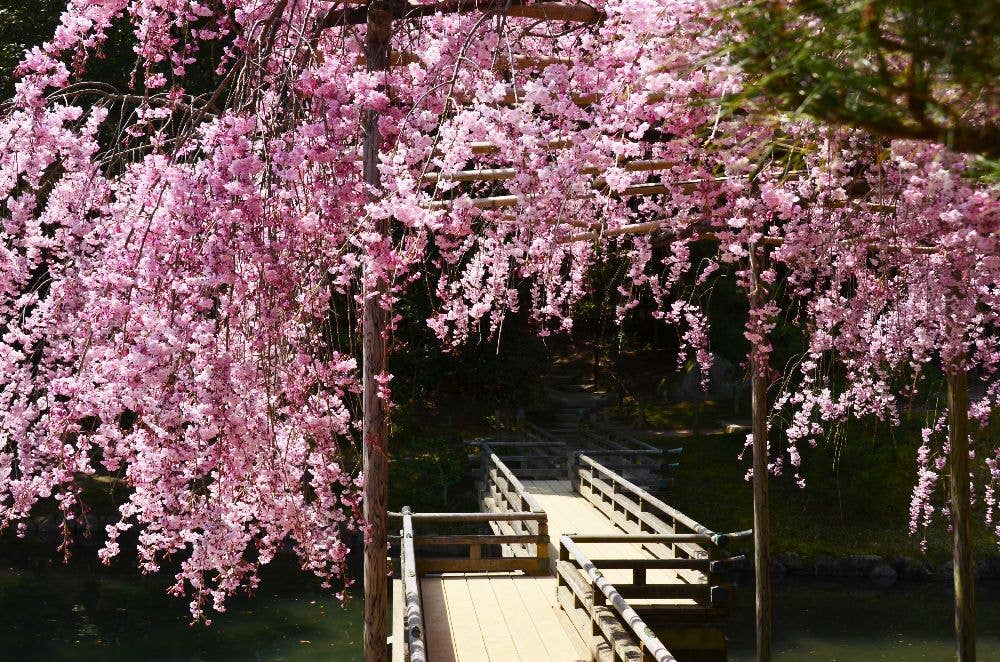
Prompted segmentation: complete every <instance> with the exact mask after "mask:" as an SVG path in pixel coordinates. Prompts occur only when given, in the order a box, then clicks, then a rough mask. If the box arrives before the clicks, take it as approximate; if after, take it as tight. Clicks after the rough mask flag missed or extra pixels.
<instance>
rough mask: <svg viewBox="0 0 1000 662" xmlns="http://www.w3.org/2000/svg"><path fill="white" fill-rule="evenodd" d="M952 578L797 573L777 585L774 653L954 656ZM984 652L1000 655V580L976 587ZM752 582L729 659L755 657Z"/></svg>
mask: <svg viewBox="0 0 1000 662" xmlns="http://www.w3.org/2000/svg"><path fill="white" fill-rule="evenodd" d="M948 589H949V585H948V583H947V582H935V583H928V584H907V585H905V586H896V587H893V588H890V589H885V590H881V589H875V588H869V587H867V586H865V585H864V584H861V583H859V582H858V581H857V580H855V581H853V582H850V583H843V582H836V581H832V580H830V581H823V580H818V579H814V580H806V579H801V578H795V579H794V580H788V581H786V582H784V583H781V584H779V585H778V586H776V587H775V597H774V653H775V659H777V660H781V661H782V662H796V661H797V660H823V661H833V660H836V661H837V662H854V661H855V660H858V661H867V660H879V661H883V660H884V661H886V662H919V661H923V660H934V661H946V660H954V659H955V656H954V643H953V642H954V638H953V637H954V634H953V633H954V630H953V621H952V613H953V612H952V610H953V602H952V596H951V594H950V592H949V590H948ZM976 597H977V603H978V604H977V619H978V634H979V637H978V652H979V659H980V660H983V661H993V660H1000V584H997V583H995V582H994V583H985V582H984V583H981V584H979V585H978V586H977V587H976ZM753 609H754V606H753V589H752V587H749V588H746V589H743V590H741V591H740V594H739V597H738V606H737V610H736V613H735V614H734V615H733V618H732V620H731V622H730V628H729V643H730V653H731V656H730V659H731V660H734V661H735V662H750V661H751V660H753V659H754V622H753V618H754V614H753Z"/></svg>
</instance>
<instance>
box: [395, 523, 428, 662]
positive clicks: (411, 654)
mask: <svg viewBox="0 0 1000 662" xmlns="http://www.w3.org/2000/svg"><path fill="white" fill-rule="evenodd" d="M401 515H402V519H403V530H402V531H401V532H400V535H401V540H400V545H399V547H400V550H399V566H400V567H399V571H400V575H401V576H402V578H403V604H402V607H403V614H402V618H403V632H402V633H401V634H402V636H403V641H401V642H397V641H396V640H395V638H394V639H393V646H396V645H402V646H403V651H402V653H403V654H402V656H401V657H402V659H403V660H408V661H409V662H427V644H426V642H425V641H424V613H423V605H422V603H421V601H420V580H419V579H418V577H417V554H416V551H415V549H414V546H413V513H412V512H410V509H409V508H404V509H403V512H402V513H401ZM396 617H397V618H399V615H397V616H396Z"/></svg>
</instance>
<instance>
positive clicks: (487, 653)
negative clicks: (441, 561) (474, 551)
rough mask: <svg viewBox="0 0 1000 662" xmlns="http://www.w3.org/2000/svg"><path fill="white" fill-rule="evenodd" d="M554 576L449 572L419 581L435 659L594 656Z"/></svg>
mask: <svg viewBox="0 0 1000 662" xmlns="http://www.w3.org/2000/svg"><path fill="white" fill-rule="evenodd" d="M555 586H556V580H555V578H554V577H538V576H531V575H524V574H521V573H506V572H501V573H446V574H442V575H438V576H428V577H424V578H423V579H421V581H420V590H421V595H422V598H423V608H424V624H425V625H424V626H425V628H426V637H427V652H428V659H430V660H434V662H466V661H468V662H519V661H523V662H538V661H540V660H554V661H555V662H582V661H585V660H587V661H589V660H590V659H591V657H590V654H589V652H587V650H586V648H585V647H584V644H583V642H582V641H581V640H580V638H579V636H578V635H577V634H576V632H575V631H573V630H572V628H571V627H570V624H569V623H568V621H567V620H566V617H565V615H564V614H562V612H561V610H560V609H559V605H558V604H556V588H555Z"/></svg>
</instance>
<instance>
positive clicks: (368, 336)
mask: <svg viewBox="0 0 1000 662" xmlns="http://www.w3.org/2000/svg"><path fill="white" fill-rule="evenodd" d="M391 29H392V14H391V13H390V12H389V11H388V10H387V9H386V8H385V7H384V6H383V5H382V4H381V3H380V2H373V3H372V4H371V5H370V6H369V9H368V31H367V35H366V38H365V58H366V62H367V67H368V70H369V71H384V70H386V69H387V68H388V65H389V37H390V33H391ZM378 119H379V114H378V112H377V111H374V110H369V111H366V113H365V117H364V131H365V136H364V138H365V142H364V179H365V183H366V184H367V185H368V187H369V189H370V192H369V195H371V196H372V197H373V199H377V198H378V197H379V196H380V195H381V178H380V177H379V171H378V161H379V158H378V153H379V143H380V142H381V136H380V135H379V130H378ZM374 230H375V232H376V233H378V234H379V235H380V236H382V237H385V236H387V235H388V233H389V222H388V220H384V219H383V220H379V221H376V224H375V228H374ZM365 280H366V281H367V285H366V286H365V288H364V303H363V310H362V334H363V337H362V350H361V351H362V366H363V367H362V387H363V391H364V392H363V396H362V407H363V427H362V436H363V446H364V448H363V451H362V452H363V462H364V479H365V484H364V518H365V522H366V523H367V525H368V539H367V541H366V543H365V569H364V590H365V597H364V603H365V607H364V611H365V614H364V617H365V634H364V637H365V643H364V657H365V660H366V662H387V661H388V659H389V650H388V644H387V640H388V627H387V623H386V621H387V618H388V611H389V599H388V579H387V578H388V572H387V570H388V568H387V563H386V555H387V553H388V538H387V528H388V526H387V517H388V516H387V508H388V474H389V464H388V458H387V456H386V452H387V450H388V430H389V420H388V412H387V410H386V403H385V402H383V401H382V400H381V399H380V398H379V397H378V381H377V380H376V377H377V376H378V375H380V374H382V373H384V372H386V367H387V355H386V334H387V329H388V324H387V320H388V314H387V312H386V311H385V310H384V309H383V308H382V301H381V299H382V296H381V295H382V294H384V293H385V292H386V289H387V283H386V282H385V281H384V280H382V279H379V280H378V281H376V282H371V280H370V279H367V278H366V279H365ZM372 288H373V289H372ZM401 643H402V642H400V644H397V645H401Z"/></svg>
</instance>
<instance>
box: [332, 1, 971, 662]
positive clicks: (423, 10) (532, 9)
mask: <svg viewBox="0 0 1000 662" xmlns="http://www.w3.org/2000/svg"><path fill="white" fill-rule="evenodd" d="M473 12H482V13H494V14H498V15H506V16H510V17H525V18H534V19H538V20H540V21H558V22H572V23H583V24H588V23H596V22H598V21H600V20H602V18H603V15H602V14H601V12H600V11H598V10H597V9H595V8H593V7H590V6H589V5H583V4H573V3H567V2H545V1H543V2H536V3H533V4H525V3H524V2H523V1H522V0H503V1H501V0H479V1H477V0H447V1H445V2H439V3H435V4H415V3H411V2H408V1H406V0H369V1H368V3H367V4H364V5H347V6H338V7H336V8H334V9H333V10H331V11H330V13H329V14H328V16H327V17H326V20H325V21H324V22H323V24H322V27H323V28H335V27H338V26H349V25H360V24H366V25H367V31H366V37H365V57H364V65H365V67H366V69H367V70H368V71H371V72H379V71H386V70H387V69H388V68H389V67H390V66H393V65H396V64H405V63H408V62H414V61H418V60H419V58H418V57H417V56H415V55H412V54H407V53H396V52H393V51H392V49H391V33H392V25H393V21H395V20H409V19H415V18H420V17H424V16H430V15H436V14H463V13H473ZM553 61H555V59H553ZM560 61H561V60H560ZM546 63H547V61H544V60H539V59H537V58H524V59H520V60H517V64H519V65H523V66H525V67H530V66H534V67H539V66H544V65H545V64H546ZM508 97H511V94H508ZM596 98H598V97H596V96H593V95H584V96H580V98H577V99H574V100H575V101H576V103H578V104H580V105H587V104H589V103H593V101H594V100H595V99H596ZM512 100H513V98H510V99H505V102H507V103H510V102H511V101H512ZM378 119H379V113H378V111H375V110H368V111H366V113H365V116H364V120H363V126H364V131H365V134H364V149H363V170H364V181H365V183H366V184H367V185H368V187H369V191H370V195H371V196H372V199H373V200H377V199H378V198H379V197H380V195H381V182H380V177H379V171H378V163H379V146H380V142H381V137H380V135H379V131H378ZM569 144H570V143H569V141H567V140H555V141H552V142H551V143H550V145H549V147H551V148H553V149H558V148H561V147H566V146H569ZM495 151H497V147H496V146H495V145H492V144H491V143H475V144H473V145H472V153H473V154H490V153H493V152H495ZM618 165H619V166H620V167H623V168H624V169H625V170H628V171H632V172H647V171H655V170H657V169H661V168H663V167H664V166H665V165H666V164H665V162H663V161H656V160H634V161H628V162H624V163H621V164H618ZM516 174H517V172H516V171H515V170H514V169H512V168H489V169H481V170H463V171H456V172H437V173H427V174H425V175H424V176H423V178H422V181H423V182H424V183H429V184H433V183H437V182H440V181H454V182H483V181H505V180H509V179H513V178H514V177H515V176H516ZM796 174H797V173H796ZM580 175H583V176H599V175H600V172H599V170H598V169H596V168H588V169H585V170H583V171H581V172H580ZM700 183H703V182H696V181H693V182H689V183H682V185H686V184H689V185H690V187H691V188H694V187H695V186H697V185H698V184H700ZM595 184H596V185H598V186H599V185H600V184H601V182H600V181H598V182H595ZM667 190H668V188H667V187H666V186H665V185H663V184H661V183H650V184H638V185H634V186H630V187H628V188H626V189H625V190H624V191H621V192H619V193H618V194H617V195H618V196H622V197H624V196H633V195H634V196H645V195H656V194H660V193H664V192H666V191H667ZM518 204H519V201H518V198H517V197H516V196H512V195H501V196H492V197H487V198H478V199H473V206H474V207H477V208H480V209H498V208H516V207H517V206H518ZM449 205H450V203H449V202H448V201H436V202H433V203H431V208H432V209H447V208H448V207H449ZM880 206H881V207H883V209H882V210H883V211H884V210H885V209H884V208H885V206H884V205H880ZM666 224H667V222H666V221H655V220H654V221H648V222H643V223H637V224H633V225H626V226H620V227H616V228H610V229H609V228H604V227H603V225H602V224H598V225H597V226H594V224H586V223H584V224H581V227H582V228H583V229H584V230H585V232H582V233H579V234H575V235H571V236H569V237H567V238H565V239H564V240H563V241H564V243H571V242H577V241H595V240H599V239H601V238H603V237H612V236H622V235H638V234H651V233H659V232H664V231H668V232H669V231H671V230H672V231H673V232H676V228H667V227H665V226H666ZM573 225H576V224H573ZM389 229H390V228H389V221H388V220H380V221H378V224H377V227H376V231H377V232H379V233H383V234H385V233H388V231H389ZM687 230H688V231H690V232H691V236H692V238H695V239H708V240H713V239H716V238H717V237H716V235H715V233H714V232H712V231H710V230H708V229H706V228H704V227H699V225H698V224H693V225H691V226H689V227H688V228H687ZM781 241H782V240H781V239H778V238H770V237H765V238H763V239H761V240H760V241H759V242H758V243H757V244H756V245H753V246H751V247H749V248H750V252H749V255H750V257H749V260H750V291H749V293H748V295H749V299H750V303H751V305H752V306H759V305H761V303H762V302H763V297H764V286H763V284H762V283H761V281H760V260H761V259H762V258H763V257H764V255H765V250H766V248H767V247H768V246H777V245H780V244H781ZM871 248H874V247H871ZM879 248H880V249H885V246H884V245H883V246H880V247H879ZM916 250H917V251H918V252H925V251H927V252H933V251H935V250H936V249H933V248H930V247H926V248H923V247H921V248H917V249H916ZM385 287H386V285H385V284H384V283H382V284H381V285H379V286H378V288H377V290H376V291H374V292H367V291H366V292H365V293H364V304H363V313H362V333H363V345H362V354H363V368H362V378H363V439H364V441H363V444H364V448H363V462H364V464H363V471H364V517H365V521H366V523H367V526H368V529H367V540H366V544H365V554H364V602H365V606H364V623H365V632H364V658H365V660H366V661H369V662H382V661H383V660H387V646H386V641H387V621H386V619H387V613H388V595H387V586H386V577H387V570H388V568H387V559H386V549H387V541H388V537H387V534H388V531H387V528H388V527H387V503H388V499H387V485H388V461H387V455H386V453H387V450H388V412H387V410H386V407H385V403H384V402H383V401H382V400H381V399H380V398H379V397H378V390H377V379H376V378H377V377H378V376H379V375H381V374H382V373H383V372H384V371H385V370H386V367H387V365H388V356H387V345H386V338H387V334H388V317H387V314H386V312H385V310H384V309H383V308H382V306H381V303H380V299H381V295H384V294H385V293H386V292H385ZM750 364H751V365H750V370H751V391H752V413H753V426H752V437H753V494H754V529H753V530H754V567H755V579H756V608H755V609H756V640H757V659H758V660H759V661H760V662H769V661H770V660H771V657H772V654H771V634H772V594H771V576H770V573H771V548H770V515H769V497H768V478H769V476H768V461H769V454H768V441H767V440H768V425H767V413H768V398H767V386H768V385H767V378H766V371H767V366H766V365H764V364H763V361H762V359H761V357H760V356H759V353H758V352H756V351H754V350H752V351H751V361H750ZM946 374H947V384H948V403H949V412H950V419H949V442H950V445H951V451H950V467H951V512H952V516H953V518H954V522H953V523H954V559H955V569H954V581H955V600H956V601H955V627H956V634H957V640H958V641H957V648H958V657H959V660H962V661H964V662H969V661H971V660H974V659H975V616H974V597H973V567H972V555H971V540H970V522H971V514H970V506H969V491H970V490H969V473H968V385H967V379H966V373H965V372H964V370H963V369H960V368H959V367H958V366H954V365H952V366H946Z"/></svg>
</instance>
